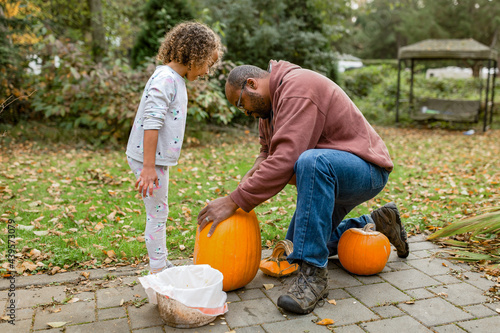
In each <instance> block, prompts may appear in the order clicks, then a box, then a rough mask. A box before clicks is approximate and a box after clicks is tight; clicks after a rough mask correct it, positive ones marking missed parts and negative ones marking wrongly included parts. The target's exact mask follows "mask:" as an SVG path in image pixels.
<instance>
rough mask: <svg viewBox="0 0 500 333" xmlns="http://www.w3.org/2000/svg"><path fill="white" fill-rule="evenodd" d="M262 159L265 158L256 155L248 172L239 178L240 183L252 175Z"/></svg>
mask: <svg viewBox="0 0 500 333" xmlns="http://www.w3.org/2000/svg"><path fill="white" fill-rule="evenodd" d="M264 160H265V157H261V156H259V157H257V158H256V159H255V162H254V164H253V166H252V168H251V169H250V170H248V172H247V173H246V174H245V175H244V176H243V178H242V179H241V181H240V183H244V182H245V181H246V180H247V179H248V178H250V177H251V176H252V175H253V173H254V172H255V171H257V170H259V165H260V163H262V161H264Z"/></svg>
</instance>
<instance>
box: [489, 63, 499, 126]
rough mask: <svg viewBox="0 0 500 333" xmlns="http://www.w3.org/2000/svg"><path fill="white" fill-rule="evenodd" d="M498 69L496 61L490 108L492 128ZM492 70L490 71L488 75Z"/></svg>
mask: <svg viewBox="0 0 500 333" xmlns="http://www.w3.org/2000/svg"><path fill="white" fill-rule="evenodd" d="M497 67H498V63H497V61H496V60H493V83H492V89H491V106H490V126H491V123H492V122H493V106H494V105H495V78H496V77H497ZM489 72H490V70H489V69H488V73H489Z"/></svg>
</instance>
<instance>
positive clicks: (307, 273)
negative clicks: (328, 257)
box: [278, 262, 328, 314]
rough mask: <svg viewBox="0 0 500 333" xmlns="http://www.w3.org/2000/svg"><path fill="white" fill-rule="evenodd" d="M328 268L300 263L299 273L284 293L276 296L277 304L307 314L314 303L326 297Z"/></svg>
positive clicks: (285, 308)
mask: <svg viewBox="0 0 500 333" xmlns="http://www.w3.org/2000/svg"><path fill="white" fill-rule="evenodd" d="M327 286H328V270H327V268H326V267H325V268H321V267H316V266H312V265H309V264H308V263H305V262H302V263H301V264H300V272H299V275H298V276H297V277H296V278H295V280H294V281H293V282H292V285H291V286H290V289H288V291H287V293H286V294H285V295H281V296H280V297H279V298H278V306H279V307H280V308H282V309H284V310H287V311H290V312H294V313H299V314H307V313H309V312H311V311H312V310H314V308H315V307H316V304H317V303H318V302H320V301H324V299H325V298H326V297H328V291H327V290H326V288H327Z"/></svg>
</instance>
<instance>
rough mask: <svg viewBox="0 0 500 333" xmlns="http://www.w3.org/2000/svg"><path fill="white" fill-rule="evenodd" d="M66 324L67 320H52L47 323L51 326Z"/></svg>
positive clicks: (56, 326)
mask: <svg viewBox="0 0 500 333" xmlns="http://www.w3.org/2000/svg"><path fill="white" fill-rule="evenodd" d="M66 324H67V322H65V321H53V322H50V323H47V325H49V326H50V327H52V328H58V327H63V326H64V325H66Z"/></svg>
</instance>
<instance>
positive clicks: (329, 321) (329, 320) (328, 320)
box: [316, 318, 335, 326]
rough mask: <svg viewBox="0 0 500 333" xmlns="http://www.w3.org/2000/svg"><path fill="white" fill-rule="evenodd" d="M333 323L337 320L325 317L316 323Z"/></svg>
mask: <svg viewBox="0 0 500 333" xmlns="http://www.w3.org/2000/svg"><path fill="white" fill-rule="evenodd" d="M333 323H335V321H334V320H333V319H330V318H325V319H322V320H320V321H318V322H317V323H316V325H322V326H326V325H331V324H333Z"/></svg>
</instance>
